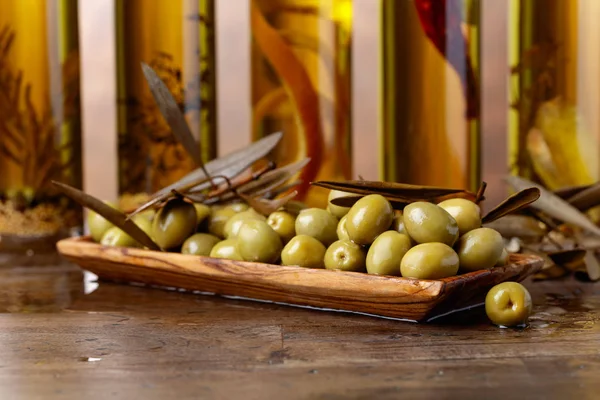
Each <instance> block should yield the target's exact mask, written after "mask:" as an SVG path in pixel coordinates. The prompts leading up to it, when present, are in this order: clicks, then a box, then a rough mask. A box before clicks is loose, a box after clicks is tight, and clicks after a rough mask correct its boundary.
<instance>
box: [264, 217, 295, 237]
mask: <svg viewBox="0 0 600 400" xmlns="http://www.w3.org/2000/svg"><path fill="white" fill-rule="evenodd" d="M267 224H269V225H270V226H271V228H273V230H274V231H275V232H277V234H278V235H279V237H280V238H281V241H282V242H283V243H287V242H289V241H290V240H291V239H292V238H293V237H294V236H295V235H296V218H295V217H294V216H293V215H292V214H290V213H287V212H285V211H275V212H273V213H271V215H269V218H267Z"/></svg>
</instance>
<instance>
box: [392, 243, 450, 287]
mask: <svg viewBox="0 0 600 400" xmlns="http://www.w3.org/2000/svg"><path fill="white" fill-rule="evenodd" d="M457 272H458V255H457V254H456V252H455V251H454V250H453V249H452V247H450V246H448V245H447V244H444V243H423V244H418V245H416V246H415V247H413V248H411V249H410V250H408V251H407V252H406V254H405V255H404V257H403V258H402V261H401V262H400V273H401V274H402V276H403V277H405V278H417V279H441V278H447V277H449V276H454V275H456V273H457Z"/></svg>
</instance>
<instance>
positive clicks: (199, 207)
mask: <svg viewBox="0 0 600 400" xmlns="http://www.w3.org/2000/svg"><path fill="white" fill-rule="evenodd" d="M194 208H195V209H196V221H197V224H196V225H197V226H198V227H200V226H201V225H202V224H203V223H204V222H207V221H208V220H209V217H210V213H211V208H210V207H209V206H207V205H206V204H202V203H194Z"/></svg>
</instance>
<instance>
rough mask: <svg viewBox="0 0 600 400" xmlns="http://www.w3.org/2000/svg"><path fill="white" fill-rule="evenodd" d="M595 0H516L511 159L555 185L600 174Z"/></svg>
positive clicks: (598, 6)
mask: <svg viewBox="0 0 600 400" xmlns="http://www.w3.org/2000/svg"><path fill="white" fill-rule="evenodd" d="M599 12H600V3H598V2H597V1H595V0H569V1H564V0H527V1H526V0H512V1H511V3H510V41H509V43H510V49H509V55H510V67H511V76H510V89H511V91H510V101H511V107H510V112H509V130H510V132H509V157H510V158H509V164H510V166H511V172H512V173H513V174H518V175H521V176H524V177H527V178H529V179H532V180H534V181H537V182H539V183H541V184H543V185H545V186H546V187H548V188H549V189H558V188H561V187H566V186H575V185H585V184H591V183H594V182H596V181H597V180H598V178H599V177H600V176H599V171H598V169H599V167H598V154H599V151H598V150H599V146H598V143H599V141H598V132H599V130H600V115H599V113H598V110H599V107H600V75H598V70H599V68H600V50H597V49H596V47H597V42H598V39H600V26H599V25H598V23H597V21H596V19H597V15H598V13H599Z"/></svg>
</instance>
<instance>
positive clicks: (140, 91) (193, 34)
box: [115, 0, 217, 209]
mask: <svg viewBox="0 0 600 400" xmlns="http://www.w3.org/2000/svg"><path fill="white" fill-rule="evenodd" d="M115 6H116V29H117V45H116V48H117V93H118V113H117V118H118V132H119V151H118V154H119V156H118V159H119V195H120V203H121V204H120V205H121V207H122V208H123V209H131V208H134V207H135V206H136V205H137V204H139V203H140V202H142V201H143V200H144V199H145V198H146V196H147V195H148V194H150V193H154V192H156V191H158V190H159V189H162V188H163V187H164V186H167V185H169V184H171V183H173V182H175V181H176V180H178V179H179V178H181V177H182V176H183V175H185V174H186V173H188V172H190V171H191V170H192V169H194V168H195V166H194V163H193V161H192V159H191V157H189V155H188V154H187V153H186V151H185V149H184V148H183V147H182V146H181V144H179V142H178V141H177V139H176V138H175V136H174V135H173V134H172V133H171V130H170V128H169V126H168V125H167V123H166V121H165V120H164V119H163V117H162V115H161V114H160V111H159V110H158V108H157V107H156V105H155V103H154V99H153V98H152V94H151V93H150V90H149V88H148V85H147V83H146V80H145V78H144V75H143V73H142V69H141V63H142V62H144V63H146V64H148V65H150V66H151V67H152V68H154V70H155V71H156V72H157V73H158V75H159V76H160V77H161V79H162V80H163V81H164V82H165V83H166V85H167V87H168V88H169V89H170V91H171V93H172V94H173V96H174V97H175V100H176V101H177V103H178V104H179V105H180V107H181V110H182V111H183V112H184V115H185V117H186V120H187V122H188V124H189V126H190V129H191V131H192V133H193V134H194V136H195V137H196V138H197V139H198V140H199V145H200V146H201V150H202V158H203V160H204V161H209V160H211V159H213V158H214V157H215V155H216V128H217V127H216V121H217V120H216V117H217V115H216V93H215V90H216V81H215V41H214V33H215V31H214V29H215V18H214V0H116V4H115Z"/></svg>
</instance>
